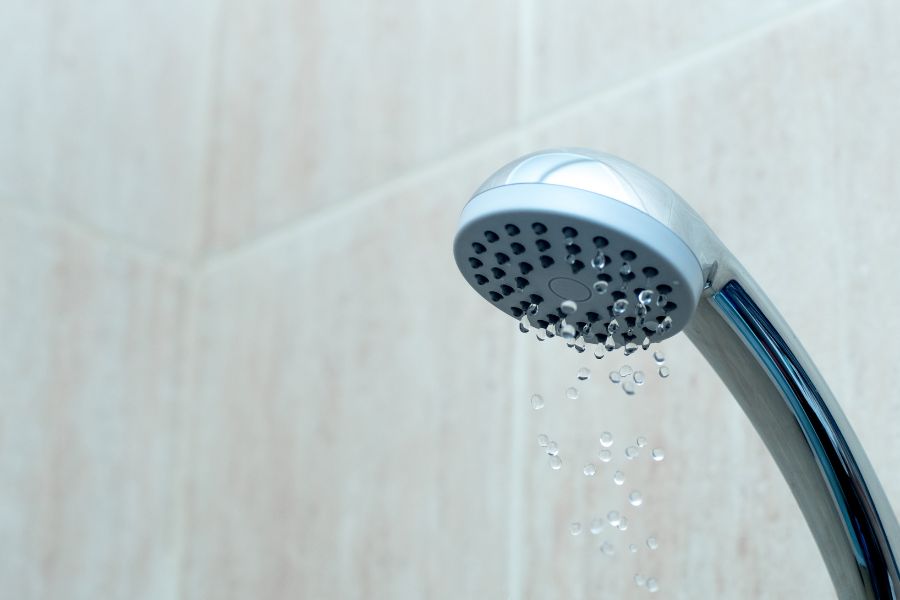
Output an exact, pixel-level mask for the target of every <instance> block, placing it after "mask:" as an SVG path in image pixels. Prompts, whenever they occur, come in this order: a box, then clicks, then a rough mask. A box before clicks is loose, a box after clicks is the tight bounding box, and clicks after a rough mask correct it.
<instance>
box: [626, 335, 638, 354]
mask: <svg viewBox="0 0 900 600" xmlns="http://www.w3.org/2000/svg"><path fill="white" fill-rule="evenodd" d="M629 331H630V330H629ZM637 349H638V345H637V344H635V343H634V342H628V343H627V344H625V356H631V355H632V354H634V353H635V352H637Z"/></svg>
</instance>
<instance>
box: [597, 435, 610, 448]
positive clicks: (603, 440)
mask: <svg viewBox="0 0 900 600" xmlns="http://www.w3.org/2000/svg"><path fill="white" fill-rule="evenodd" d="M600 445H601V446H603V447H604V448H609V447H610V446H612V445H613V434H611V433H610V432H608V431H604V432H603V433H601V434H600Z"/></svg>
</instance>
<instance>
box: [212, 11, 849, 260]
mask: <svg viewBox="0 0 900 600" xmlns="http://www.w3.org/2000/svg"><path fill="white" fill-rule="evenodd" d="M846 1H847V0H820V1H818V2H813V3H809V4H805V5H803V6H802V7H800V8H798V9H796V10H793V11H789V12H786V13H782V14H780V15H778V16H776V17H773V18H771V19H769V20H767V21H764V22H762V23H758V24H756V25H754V26H752V27H749V28H747V29H744V30H742V31H738V32H736V33H735V34H733V35H731V36H730V37H728V38H724V39H722V40H719V41H717V42H715V43H713V44H711V45H709V46H706V47H703V48H700V49H699V50H697V51H695V52H692V53H689V54H685V55H683V56H681V57H679V58H677V59H675V60H674V61H672V62H669V63H666V64H663V65H660V66H658V67H656V68H653V69H651V70H649V71H646V72H643V73H640V74H638V75H636V76H634V77H632V78H630V79H624V80H621V81H619V82H617V83H615V84H613V85H612V87H609V88H605V89H602V90H599V91H595V92H593V93H589V94H586V95H585V96H583V97H582V98H579V99H576V100H573V101H571V102H568V103H566V104H563V105H561V106H558V107H555V108H552V109H549V110H547V111H545V112H544V113H542V114H540V115H536V116H534V117H530V118H527V117H525V116H524V107H523V105H521V104H520V108H519V109H517V119H516V123H515V125H513V126H511V127H508V128H507V129H505V130H501V131H499V132H497V133H496V134H494V135H493V136H491V137H488V138H485V139H483V140H479V141H477V142H474V143H472V144H468V145H464V146H462V147H460V148H459V149H457V150H455V151H453V152H451V153H448V154H445V155H443V156H440V157H438V158H436V159H433V160H431V161H427V162H426V163H424V164H422V165H420V166H418V167H415V168H412V169H410V170H408V171H406V172H403V173H401V174H399V175H398V176H396V177H394V178H392V179H390V180H388V181H384V182H380V183H378V184H375V185H374V186H372V187H370V188H367V189H365V190H362V191H360V192H358V193H356V194H353V195H351V196H350V197H349V198H348V199H347V200H345V201H343V202H340V203H339V205H338V206H336V207H333V208H332V207H326V208H322V209H320V210H317V211H314V212H312V213H310V214H308V215H304V216H301V217H298V218H296V219H292V220H289V221H286V222H285V223H283V224H281V225H278V226H275V227H273V228H272V229H270V230H268V231H265V232H262V233H260V234H259V235H257V236H254V237H252V238H249V239H246V240H244V241H242V242H239V243H238V244H237V245H235V246H233V247H231V248H228V249H225V250H221V251H217V252H212V253H210V254H208V255H207V256H205V257H202V258H201V259H200V270H201V271H202V270H204V269H206V268H214V265H216V264H219V263H221V262H224V261H228V260H230V259H231V258H233V257H234V256H240V255H241V254H243V253H244V252H246V251H248V249H253V248H256V247H257V246H262V245H265V244H266V243H267V241H268V240H269V238H283V237H285V236H288V235H291V233H299V232H302V231H304V230H306V229H307V228H314V227H315V226H316V224H318V223H327V222H329V221H331V220H332V219H334V218H338V217H340V216H342V215H344V214H346V213H347V212H350V211H352V210H356V209H358V208H361V207H365V206H368V205H369V204H371V203H372V202H373V200H374V199H375V198H376V197H378V196H380V195H383V194H387V193H390V191H392V190H394V189H397V188H402V187H404V186H405V185H408V184H410V183H412V182H415V181H419V180H421V179H424V178H427V177H428V176H429V175H432V174H434V173H435V172H438V171H440V170H443V169H446V168H447V167H448V166H449V165H452V164H454V163H457V162H460V161H463V160H465V159H466V158H469V157H471V156H472V155H475V154H477V153H478V152H480V151H483V149H484V148H488V147H490V146H492V145H495V144H496V145H501V144H502V143H504V142H512V141H514V140H515V139H516V138H517V137H526V136H528V135H530V134H533V133H534V131H535V130H538V129H540V128H542V127H546V126H548V125H550V124H552V123H553V122H554V121H556V120H558V119H561V118H565V117H567V116H570V115H572V114H577V113H579V112H583V111H584V110H585V109H586V108H588V107H590V106H591V105H592V104H594V103H597V102H600V101H602V100H604V99H607V98H614V97H615V96H617V95H620V94H623V93H628V92H630V91H632V90H634V89H635V88H639V87H641V86H644V85H648V84H650V83H653V82H654V81H656V80H658V79H660V78H664V77H666V76H669V75H672V74H676V73H678V72H680V71H684V70H686V69H690V68H693V67H695V66H696V65H697V64H699V63H703V62H704V61H706V60H708V59H709V58H711V57H713V56H715V55H717V54H720V53H723V52H728V51H730V50H733V49H734V48H737V47H740V46H741V45H743V44H745V43H748V42H751V41H753V40H756V39H758V38H759V37H761V36H763V35H766V34H768V33H770V32H772V31H775V30H777V29H779V28H780V27H782V26H784V25H785V24H787V23H791V22H793V21H795V20H800V19H803V18H806V17H808V16H810V15H813V14H815V13H817V12H819V11H822V10H825V9H827V8H830V7H832V6H835V5H838V4H842V3H844V2H846ZM525 10H527V9H525ZM523 18H524V17H523ZM520 62H524V61H520ZM526 93H527V92H526Z"/></svg>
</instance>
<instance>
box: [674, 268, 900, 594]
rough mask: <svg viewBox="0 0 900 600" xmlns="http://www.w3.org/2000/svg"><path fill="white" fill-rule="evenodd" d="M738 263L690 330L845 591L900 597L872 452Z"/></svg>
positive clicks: (899, 574)
mask: <svg viewBox="0 0 900 600" xmlns="http://www.w3.org/2000/svg"><path fill="white" fill-rule="evenodd" d="M735 269H736V270H738V271H740V272H741V273H740V275H739V279H740V281H739V280H738V279H726V283H725V284H724V285H722V286H721V288H720V289H718V291H715V292H714V293H709V294H707V295H706V296H705V297H704V299H703V300H701V302H700V306H699V307H698V308H697V312H696V313H695V315H694V318H693V319H692V320H691V322H690V323H689V324H688V326H687V327H686V329H685V332H686V333H687V335H688V337H689V338H690V340H691V342H692V343H693V344H694V345H695V346H696V347H697V348H698V349H699V350H700V352H701V353H702V354H703V355H704V357H705V358H706V360H707V361H708V362H709V363H710V364H711V365H712V367H713V368H714V369H715V370H716V372H717V373H718V374H719V376H720V377H721V378H722V380H723V381H724V382H725V384H726V385H727V386H728V388H729V390H730V391H731V393H732V394H733V395H734V397H735V399H736V400H737V401H738V403H739V404H740V406H741V408H742V409H743V410H744V412H745V413H746V415H747V417H748V418H749V419H750V421H751V422H752V423H753V426H754V427H755V428H756V431H757V432H758V433H759V435H760V437H761V438H762V440H763V442H764V443H765V444H766V446H767V447H768V449H769V452H770V453H771V454H772V457H773V458H774V459H775V462H776V463H777V464H778V467H779V469H780V470H781V472H782V474H783V476H784V478H785V480H786V481H787V483H788V485H789V486H790V488H791V491H792V492H793V494H794V497H795V498H796V500H797V503H798V504H799V505H800V509H801V510H802V512H803V514H804V517H805V518H806V521H807V523H808V525H809V527H810V529H811V531H812V533H813V536H814V538H815V540H816V543H817V545H818V547H819V551H820V552H821V554H822V558H823V560H824V561H825V564H826V566H827V568H828V571H829V573H830V575H831V579H832V582H833V583H834V587H835V589H836V591H837V594H838V597H839V598H841V599H842V600H857V599H860V600H861V599H878V600H883V599H887V598H890V599H896V598H900V571H898V565H897V559H896V557H895V554H894V550H893V548H897V547H898V546H897V544H898V543H900V527H898V524H897V519H896V516H895V515H894V512H893V511H892V509H891V506H890V504H889V502H888V500H887V498H886V496H885V494H884V491H883V490H882V488H881V484H880V483H879V481H878V478H877V477H876V475H875V473H874V471H873V469H872V467H871V465H870V463H869V461H868V458H867V457H866V455H865V452H864V451H863V449H862V447H861V446H860V444H859V441H858V439H857V438H856V435H855V434H854V433H853V430H852V428H851V427H850V425H849V423H848V422H847V420H846V418H845V417H844V414H843V412H842V411H841V409H840V407H839V406H838V404H837V402H836V401H835V399H834V397H833V396H832V394H831V392H830V391H829V389H828V387H827V386H826V384H825V382H824V380H823V379H822V377H821V375H820V374H819V373H818V371H817V369H816V368H815V366H814V365H813V363H812V361H811V359H810V358H809V356H808V355H807V354H806V352H805V351H804V350H803V348H802V346H801V345H800V344H799V342H798V341H797V339H796V338H795V336H794V335H793V333H792V332H791V331H790V329H789V328H788V327H787V325H786V323H785V322H784V320H783V319H782V318H781V316H780V315H779V314H778V312H777V311H776V310H775V308H774V306H773V305H772V304H771V302H770V301H769V300H768V299H767V298H766V297H765V295H764V294H763V293H762V291H761V290H760V289H759V287H758V286H757V285H756V284H755V282H753V280H752V279H750V278H749V276H748V275H746V273H743V269H742V268H741V267H740V266H739V265H736V266H735ZM720 275H722V274H721V273H720ZM726 277H727V276H726ZM718 279H719V280H720V281H721V280H722V279H721V278H718Z"/></svg>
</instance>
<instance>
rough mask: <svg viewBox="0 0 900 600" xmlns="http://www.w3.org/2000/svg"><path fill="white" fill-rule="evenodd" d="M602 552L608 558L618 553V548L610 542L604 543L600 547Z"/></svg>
mask: <svg viewBox="0 0 900 600" xmlns="http://www.w3.org/2000/svg"><path fill="white" fill-rule="evenodd" d="M600 552H602V553H603V554H605V555H606V556H612V555H613V554H615V553H616V547H615V546H613V545H612V544H611V543H609V542H603V543H602V544H601V545H600Z"/></svg>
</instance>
